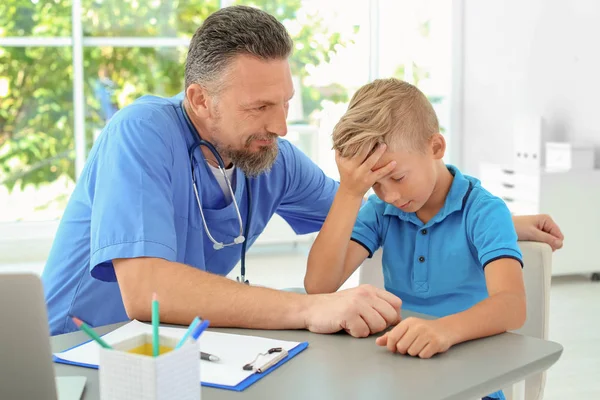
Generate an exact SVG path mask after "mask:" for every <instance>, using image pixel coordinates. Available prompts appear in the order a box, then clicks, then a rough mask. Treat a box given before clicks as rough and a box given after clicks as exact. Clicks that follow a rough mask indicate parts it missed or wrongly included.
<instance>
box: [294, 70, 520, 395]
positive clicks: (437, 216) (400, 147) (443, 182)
mask: <svg viewBox="0 0 600 400" xmlns="http://www.w3.org/2000/svg"><path fill="white" fill-rule="evenodd" d="M333 143H334V149H335V150H336V162H337V165H338V169H339V172H340V187H339V189H338V192H337V195H336V197H335V200H334V202H333V204H332V206H331V209H330V211H329V214H328V216H327V219H326V220H325V223H324V225H323V228H322V229H321V231H320V233H319V235H318V237H317V239H316V241H315V243H314V245H313V247H312V249H311V251H310V255H309V258H308V269H307V273H306V277H305V280H304V285H305V288H306V291H307V292H308V293H328V292H334V291H336V290H337V289H338V288H339V287H340V286H341V285H342V284H343V283H344V281H346V279H348V277H349V276H350V275H351V274H352V273H353V272H354V271H355V270H356V269H357V268H358V266H360V265H361V263H362V262H363V261H364V260H365V258H366V257H367V256H368V257H370V256H372V255H373V253H374V252H375V251H376V250H377V249H378V248H379V247H383V274H384V280H385V289H386V290H387V291H389V292H391V293H393V294H395V295H396V296H398V297H400V299H401V300H402V302H403V305H402V306H403V307H404V308H405V309H408V310H411V311H415V312H419V313H424V314H429V315H433V316H437V317H440V318H439V319H436V320H424V319H420V318H407V319H404V320H402V321H401V322H400V323H399V324H398V325H396V326H395V327H394V328H393V329H392V330H391V331H389V332H388V333H386V334H384V335H383V336H381V337H379V338H377V340H376V343H377V344H378V345H380V346H386V347H387V348H388V349H389V350H390V351H392V352H399V353H402V354H410V355H411V356H419V357H421V358H429V357H432V356H433V355H434V354H436V353H441V352H445V351H446V350H448V348H450V347H451V346H453V345H454V344H457V343H460V342H463V341H466V340H470V339H476V338H481V337H485V336H490V335H494V334H498V333H501V332H505V331H508V330H513V329H517V328H519V327H521V326H522V325H523V323H524V322H525V289H524V285H523V277H522V271H521V267H522V261H521V252H520V251H519V247H518V246H517V235H516V233H515V229H514V226H513V223H512V219H511V215H510V213H509V211H508V209H507V207H506V205H505V204H504V202H503V201H502V200H501V199H499V198H496V197H494V196H492V195H491V194H490V193H489V192H487V191H486V190H485V189H483V188H482V187H481V186H480V184H479V181H478V180H477V179H475V178H472V177H469V176H465V175H462V174H461V173H460V171H459V170H458V169H457V168H456V167H453V166H450V165H445V164H444V162H443V161H442V157H443V156H444V152H445V150H446V143H445V141H444V138H443V136H442V135H441V134H440V133H439V126H438V120H437V117H436V115H435V112H434V110H433V108H432V106H431V104H430V103H429V101H428V100H427V98H426V97H425V96H424V95H423V93H421V92H420V91H419V89H417V88H416V87H414V86H413V85H410V84H408V83H406V82H403V81H399V80H397V79H382V80H376V81H374V82H373V83H370V84H368V85H366V86H364V87H362V88H361V89H359V91H358V92H357V93H356V94H355V95H354V97H353V98H352V100H351V101H350V105H349V106H348V111H347V112H346V114H345V115H344V116H343V117H342V119H341V120H340V121H339V123H338V124H337V125H336V127H335V129H334V132H333ZM371 187H372V188H373V189H374V191H375V194H376V195H373V196H371V197H369V199H368V201H367V203H366V204H365V205H364V206H362V207H361V203H362V201H363V197H364V195H365V193H366V192H367V191H368V190H369V189H370V188H371ZM355 221H356V222H355ZM362 317H363V319H365V320H369V321H370V322H371V321H376V322H379V323H380V324H385V321H384V320H383V318H382V317H381V316H379V315H378V314H377V313H375V312H373V311H371V313H368V314H367V313H365V315H362ZM371 326H372V325H371ZM367 335H368V333H367ZM489 396H490V397H491V398H499V399H502V398H504V396H503V395H502V393H501V392H497V393H494V394H492V395H489Z"/></svg>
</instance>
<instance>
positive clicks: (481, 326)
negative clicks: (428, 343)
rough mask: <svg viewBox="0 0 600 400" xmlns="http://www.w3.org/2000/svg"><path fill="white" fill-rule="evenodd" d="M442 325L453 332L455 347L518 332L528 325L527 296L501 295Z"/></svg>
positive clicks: (447, 320)
mask: <svg viewBox="0 0 600 400" xmlns="http://www.w3.org/2000/svg"><path fill="white" fill-rule="evenodd" d="M440 322H443V323H444V324H445V325H446V327H447V328H448V329H449V331H450V332H452V335H451V336H452V345H455V344H457V343H461V342H464V341H467V340H472V339H478V338H481V337H486V336H491V335H495V334H498V333H502V332H506V331H509V330H513V329H518V328H520V327H521V326H522V325H523V323H524V322H525V297H524V295H519V294H516V293H510V292H506V293H499V294H496V295H494V296H491V297H489V298H487V299H485V300H483V301H481V302H480V303H478V304H476V305H474V306H473V307H471V308H470V309H468V310H465V311H463V312H460V313H457V314H453V315H449V316H447V317H444V318H441V319H440Z"/></svg>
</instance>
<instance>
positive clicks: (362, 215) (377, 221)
mask: <svg viewBox="0 0 600 400" xmlns="http://www.w3.org/2000/svg"><path fill="white" fill-rule="evenodd" d="M381 203H382V202H381V200H380V199H379V198H378V197H377V196H376V195H371V196H369V200H368V201H367V202H366V203H365V204H364V205H363V206H362V207H361V209H360V211H359V212H358V216H357V217H356V222H355V223H354V228H353V230H352V237H351V240H352V241H354V242H356V243H358V244H360V245H361V246H363V247H364V248H365V249H366V250H367V251H368V252H369V258H371V257H373V254H374V253H375V252H376V251H377V249H379V247H381V242H382V238H383V235H382V234H381V229H382V221H383V208H382V207H381V206H382V204H381Z"/></svg>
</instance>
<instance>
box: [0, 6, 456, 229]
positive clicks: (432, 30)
mask: <svg viewBox="0 0 600 400" xmlns="http://www.w3.org/2000/svg"><path fill="white" fill-rule="evenodd" d="M230 4H245V5H250V6H255V7H259V8H261V9H264V10H265V11H267V12H269V13H271V14H273V15H275V16H276V17H277V18H278V19H279V20H280V21H282V23H283V24H284V25H285V26H286V27H287V29H288V30H289V32H290V34H291V36H292V37H293V39H294V42H295V49H294V53H293V56H292V58H291V60H290V63H291V68H292V73H293V78H294V84H295V86H296V93H297V95H296V96H295V98H294V99H293V100H292V104H291V107H290V115H289V119H288V120H289V124H290V129H289V135H288V138H289V139H290V140H291V141H293V142H294V143H296V144H297V145H298V146H299V147H300V148H301V149H302V150H304V151H305V152H306V153H307V154H308V155H309V156H310V157H312V158H313V159H314V160H315V161H316V162H317V163H318V164H319V165H320V166H321V167H322V168H323V169H324V170H325V172H326V173H328V174H329V175H331V176H334V177H336V176H337V168H336V166H335V161H334V158H333V153H332V151H331V139H330V135H331V131H332V129H333V126H334V125H335V123H336V122H337V121H338V119H339V117H340V116H341V115H342V114H343V112H344V111H345V109H346V107H347V102H348V100H349V99H350V97H351V96H352V95H353V93H354V92H355V91H356V89H357V88H358V87H360V86H361V85H363V84H365V83H367V82H368V81H369V80H370V79H374V78H376V77H383V76H398V77H401V78H402V77H403V78H405V79H407V80H409V81H412V82H413V83H416V84H418V86H419V87H420V88H421V89H422V90H423V91H424V92H425V93H426V94H427V95H428V96H429V97H430V99H431V100H432V102H433V103H434V106H435V108H436V110H437V111H438V115H439V118H440V122H441V125H442V127H443V128H444V129H445V130H446V134H447V136H448V134H449V112H448V109H449V91H450V81H451V80H450V76H451V71H452V69H451V65H450V38H451V32H450V21H451V2H447V1H445V0H426V1H417V0H401V1H395V0H369V1H357V2H353V3H352V4H350V5H349V4H348V2H346V1H343V0H331V1H320V0H277V1H275V0H220V1H219V0H181V1H160V0H131V1H123V0H82V1H81V2H72V1H71V0H47V1H46V0H3V1H2V2H0V230H2V229H3V228H2V226H3V225H2V222H7V221H27V220H29V221H53V222H52V223H53V224H56V221H58V219H59V218H60V216H61V215H62V212H63V209H64V207H65V205H66V202H67V200H68V197H69V195H70V193H71V191H72V190H73V187H74V184H75V181H76V179H77V177H78V175H79V173H80V171H81V168H82V166H83V162H84V161H85V157H86V155H87V153H88V151H89V149H90V148H91V145H92V144H93V142H94V139H95V137H96V136H97V135H98V134H99V132H100V131H101V129H102V127H103V126H104V124H105V123H106V121H107V120H108V119H110V117H111V116H112V114H113V113H114V112H115V111H116V110H117V109H119V108H122V107H124V106H125V105H127V104H129V103H131V101H133V100H134V99H135V98H136V97H138V96H139V95H142V94H147V93H151V94H158V95H165V96H171V95H174V94H176V93H178V92H179V91H181V90H182V89H183V69H184V60H185V55H186V53H187V46H188V43H189V39H190V38H191V36H192V35H193V33H194V32H195V30H196V29H197V27H198V26H199V25H200V24H201V23H202V21H203V20H204V19H205V18H206V17H207V16H208V15H210V14H211V13H212V12H214V11H216V10H217V9H218V8H219V7H221V6H226V5H230ZM74 7H80V8H79V9H74ZM73 16H75V17H73ZM74 99H76V100H74ZM0 233H1V232H0ZM0 236H1V235H0ZM50 239H51V238H50ZM50 239H49V240H50Z"/></svg>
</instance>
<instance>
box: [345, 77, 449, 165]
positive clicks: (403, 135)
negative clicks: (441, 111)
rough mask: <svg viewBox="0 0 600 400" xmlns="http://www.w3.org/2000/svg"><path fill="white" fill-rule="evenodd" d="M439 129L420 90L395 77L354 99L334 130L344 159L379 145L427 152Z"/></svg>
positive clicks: (365, 89)
mask: <svg viewBox="0 0 600 400" xmlns="http://www.w3.org/2000/svg"><path fill="white" fill-rule="evenodd" d="M439 130H440V128H439V123H438V119H437V116H436V115H435V111H434V110H433V107H432V106H431V103H430V102H429V100H427V98H426V97H425V95H424V94H423V93H422V92H421V91H420V90H419V89H417V88H416V87H415V86H413V85H411V84H410V83H407V82H404V81H401V80H399V79H395V78H389V79H377V80H375V81H373V82H371V83H368V84H366V85H364V86H363V87H361V88H360V89H359V90H358V91H357V92H356V93H355V94H354V96H352V99H351V100H350V104H349V105H348V111H346V113H345V114H344V116H343V117H342V119H340V121H339V122H338V123H337V124H336V126H335V128H334V129H333V148H334V149H335V150H337V151H339V152H340V154H341V155H342V157H353V156H355V155H356V154H359V153H361V152H362V151H367V152H369V153H370V152H371V151H373V149H374V148H375V146H376V145H377V144H378V143H385V144H387V145H388V147H392V146H393V147H394V148H396V149H403V150H408V151H423V150H424V148H425V145H426V144H427V143H428V141H429V139H431V137H432V136H433V135H434V134H436V133H438V132H439Z"/></svg>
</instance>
